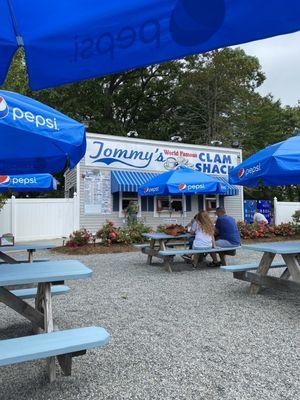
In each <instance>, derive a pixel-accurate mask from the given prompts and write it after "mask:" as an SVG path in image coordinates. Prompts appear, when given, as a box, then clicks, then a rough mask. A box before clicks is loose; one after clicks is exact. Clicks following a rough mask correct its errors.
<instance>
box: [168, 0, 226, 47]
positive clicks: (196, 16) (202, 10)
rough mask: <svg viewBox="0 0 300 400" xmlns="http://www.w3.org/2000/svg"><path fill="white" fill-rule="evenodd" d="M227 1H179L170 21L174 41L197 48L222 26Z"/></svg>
mask: <svg viewBox="0 0 300 400" xmlns="http://www.w3.org/2000/svg"><path fill="white" fill-rule="evenodd" d="M225 13H226V8H225V0H202V1H195V0H178V1H177V2H176V5H175V8H174V10H173V12H172V15H171V19H170V32H171V35H172V37H173V40H174V41H175V42H176V43H178V44H179V45H181V46H197V45H199V44H201V43H205V42H206V41H207V40H209V39H210V38H211V37H212V36H213V35H214V34H215V33H216V32H217V31H218V30H219V29H220V27H221V26H222V24H223V21H224V18H225Z"/></svg>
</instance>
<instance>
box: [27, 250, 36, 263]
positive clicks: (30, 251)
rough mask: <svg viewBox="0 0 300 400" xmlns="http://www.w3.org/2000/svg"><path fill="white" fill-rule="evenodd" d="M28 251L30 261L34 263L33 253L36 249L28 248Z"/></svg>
mask: <svg viewBox="0 0 300 400" xmlns="http://www.w3.org/2000/svg"><path fill="white" fill-rule="evenodd" d="M27 251H28V262H29V263H33V253H34V250H32V249H30V250H27Z"/></svg>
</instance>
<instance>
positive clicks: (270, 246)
mask: <svg viewBox="0 0 300 400" xmlns="http://www.w3.org/2000/svg"><path fill="white" fill-rule="evenodd" d="M242 247H243V248H244V249H248V250H254V251H261V252H264V253H265V252H268V253H274V254H297V253H300V242H270V243H257V244H245V245H243V246H242Z"/></svg>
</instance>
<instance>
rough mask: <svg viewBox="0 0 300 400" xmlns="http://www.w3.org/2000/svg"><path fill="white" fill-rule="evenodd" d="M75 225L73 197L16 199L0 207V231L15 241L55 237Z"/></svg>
mask: <svg viewBox="0 0 300 400" xmlns="http://www.w3.org/2000/svg"><path fill="white" fill-rule="evenodd" d="M76 229H79V204H78V197H77V195H76V194H75V195H74V198H73V199H16V198H15V197H12V198H11V199H10V200H8V201H7V203H6V204H5V206H4V207H3V209H2V210H1V211H0V234H1V235H2V234H3V233H12V234H13V235H14V236H15V240H17V241H27V240H43V239H56V238H61V237H62V236H68V235H69V234H70V233H71V232H73V231H74V230H76Z"/></svg>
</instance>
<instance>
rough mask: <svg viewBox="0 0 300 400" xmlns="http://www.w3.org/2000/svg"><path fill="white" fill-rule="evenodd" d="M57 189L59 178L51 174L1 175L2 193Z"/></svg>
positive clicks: (0, 186) (0, 185) (0, 191)
mask: <svg viewBox="0 0 300 400" xmlns="http://www.w3.org/2000/svg"><path fill="white" fill-rule="evenodd" d="M56 189H57V180H56V179H55V178H53V176H52V175H50V174H36V175H1V176H0V193H6V192H8V191H9V190H11V191H13V192H49V191H51V190H56Z"/></svg>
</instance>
